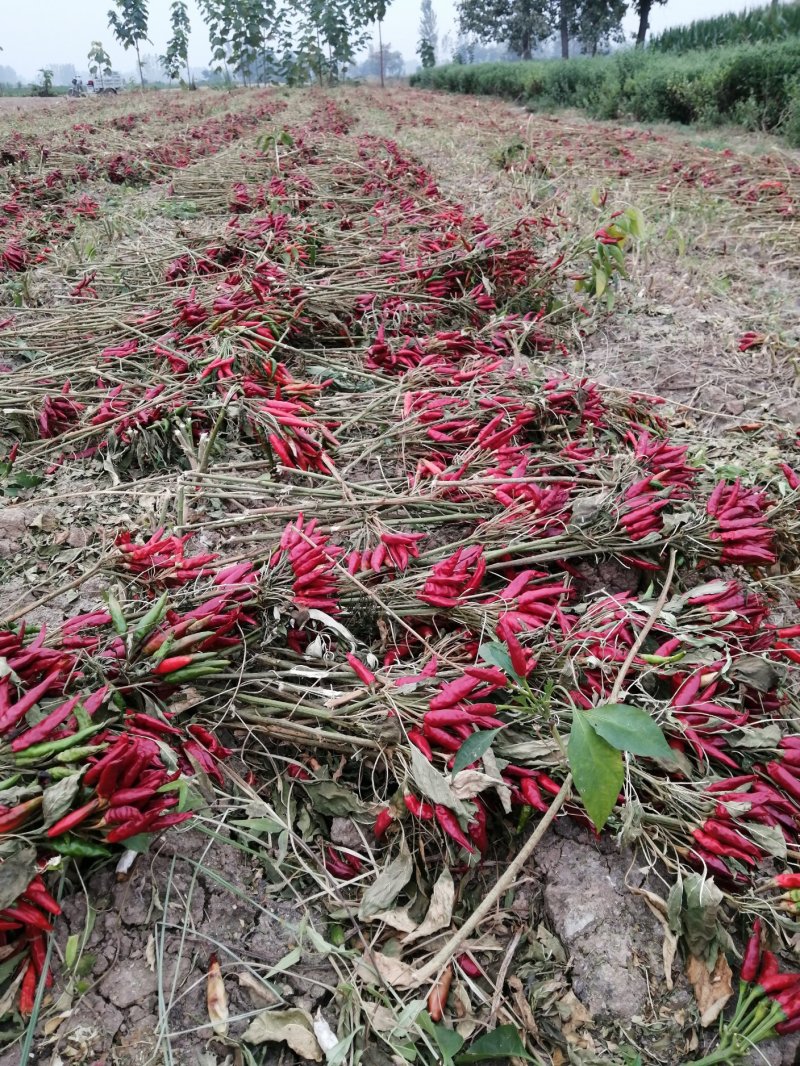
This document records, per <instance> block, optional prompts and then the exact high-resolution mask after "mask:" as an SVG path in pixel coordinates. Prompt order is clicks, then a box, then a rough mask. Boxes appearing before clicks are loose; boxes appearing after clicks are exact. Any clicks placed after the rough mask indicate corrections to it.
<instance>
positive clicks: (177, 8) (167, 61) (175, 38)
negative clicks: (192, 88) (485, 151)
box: [161, 0, 192, 85]
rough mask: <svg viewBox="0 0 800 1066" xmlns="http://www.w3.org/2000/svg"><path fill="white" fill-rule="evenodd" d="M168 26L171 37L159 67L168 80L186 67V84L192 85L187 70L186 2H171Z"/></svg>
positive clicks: (187, 22)
mask: <svg viewBox="0 0 800 1066" xmlns="http://www.w3.org/2000/svg"><path fill="white" fill-rule="evenodd" d="M169 24H170V30H171V36H170V39H169V41H168V42H167V50H166V52H165V53H164V55H163V56H161V65H162V66H163V68H164V70H165V71H166V72H167V75H168V77H169V78H170V80H172V79H173V78H177V77H179V75H180V72H181V67H186V77H187V84H189V85H191V83H192V74H191V71H190V70H189V34H190V33H191V29H192V27H191V25H190V23H189V10H188V8H187V7H186V0H173V3H172V7H171V8H170V9H169Z"/></svg>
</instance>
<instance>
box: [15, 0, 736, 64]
mask: <svg viewBox="0 0 800 1066" xmlns="http://www.w3.org/2000/svg"><path fill="white" fill-rule="evenodd" d="M169 4H170V0H150V38H151V40H152V42H153V47H152V49H150V48H148V47H147V46H145V51H154V52H163V51H164V50H165V46H166V42H167V38H168V36H169ZM433 6H434V10H435V11H436V14H437V17H438V19H439V33H440V36H441V35H442V34H444V33H446V32H448V31H449V32H451V33H453V34H455V0H433ZM747 6H748V5H747V3H746V2H744V0H668V3H666V4H665V5H664V6H656V7H654V8H653V13H652V15H651V27H652V29H653V30H654V31H656V32H658V31H660V30H662V29H664V28H665V27H667V26H677V25H681V24H682V23H686V22H691V21H692V19H697V18H704V17H706V16H708V15H718V14H721V13H722V12H725V11H740V10H742V9H743V8H744V7H747ZM750 6H753V5H752V4H751V5H750ZM109 7H110V3H109V0H0V47H2V49H3V51H2V52H0V64H7V65H9V66H11V67H13V68H14V69H15V70H16V72H17V74H18V75H19V76H20V77H21V78H23V79H26V80H28V79H31V78H33V77H34V75H35V73H36V71H37V70H38V69H39V68H40V67H42V66H45V65H47V64H50V63H74V64H75V66H76V67H77V69H78V71H80V72H83V73H85V72H86V52H87V51H88V48H89V43H90V42H91V41H93V40H101V41H102V42H103V44H104V45H105V46H106V49H107V51H108V52H109V54H110V55H111V59H112V62H113V65H114V69H115V70H119V69H122V70H130V69H132V68H133V66H134V60H133V52H129V53H128V54H127V55H126V54H125V53H124V52H123V51H122V49H121V48H120V47H119V46H118V45H117V44H116V43H115V42H114V40H113V38H112V36H111V31H110V30H109V29H108V9H109ZM189 7H190V9H191V19H192V26H193V27H194V32H193V34H192V43H191V45H190V55H189V60H190V62H191V64H192V66H204V65H205V64H206V63H207V62H208V58H209V47H208V37H207V35H206V29H205V26H204V25H203V24H202V22H201V20H200V14H199V12H198V10H197V7H196V6H195V2H194V0H189ZM418 23H419V0H393V2H392V3H391V5H390V7H389V11H388V13H387V15H386V21H385V23H384V34H383V39H384V41H388V42H390V43H391V45H392V47H393V48H397V49H399V50H400V51H401V52H402V53H403V55H404V56H405V57H406V59H407V60H412V59H413V58H414V55H415V52H416V47H417V26H418ZM625 25H626V30H628V31H630V30H632V29H633V27H634V26H635V18H633V17H632V16H628V18H627V19H626V24H625Z"/></svg>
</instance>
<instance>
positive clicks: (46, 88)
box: [34, 67, 53, 96]
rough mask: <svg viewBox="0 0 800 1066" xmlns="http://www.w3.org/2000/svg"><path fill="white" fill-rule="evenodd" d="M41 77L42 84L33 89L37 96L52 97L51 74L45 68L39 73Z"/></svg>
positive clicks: (50, 71)
mask: <svg viewBox="0 0 800 1066" xmlns="http://www.w3.org/2000/svg"><path fill="white" fill-rule="evenodd" d="M39 73H40V74H41V76H42V84H41V85H37V86H34V89H36V90H38V91H37V95H38V96H52V95H53V72H52V70H48V69H47V68H46V67H42V69H41V70H40V71H39Z"/></svg>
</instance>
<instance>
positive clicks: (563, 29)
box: [558, 0, 569, 59]
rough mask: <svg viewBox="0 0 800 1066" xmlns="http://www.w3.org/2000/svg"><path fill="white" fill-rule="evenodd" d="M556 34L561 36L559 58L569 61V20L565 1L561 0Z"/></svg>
mask: <svg viewBox="0 0 800 1066" xmlns="http://www.w3.org/2000/svg"><path fill="white" fill-rule="evenodd" d="M558 32H559V34H560V35H561V58H562V59H569V20H568V18H567V0H561V3H560V4H559V9H558Z"/></svg>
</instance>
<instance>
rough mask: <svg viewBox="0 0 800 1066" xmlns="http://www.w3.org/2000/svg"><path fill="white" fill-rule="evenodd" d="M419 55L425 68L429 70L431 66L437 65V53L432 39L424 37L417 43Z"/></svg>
mask: <svg viewBox="0 0 800 1066" xmlns="http://www.w3.org/2000/svg"><path fill="white" fill-rule="evenodd" d="M417 55H418V56H419V61H420V63H421V64H422V66H423V68H424V69H426V70H427V69H428V68H429V67H435V66H436V53H435V52H434V50H433V45H432V44H431V42H430V41H427V40H425V39H424V38H423V39H422V40H421V41H420V42H419V44H418V45H417Z"/></svg>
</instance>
